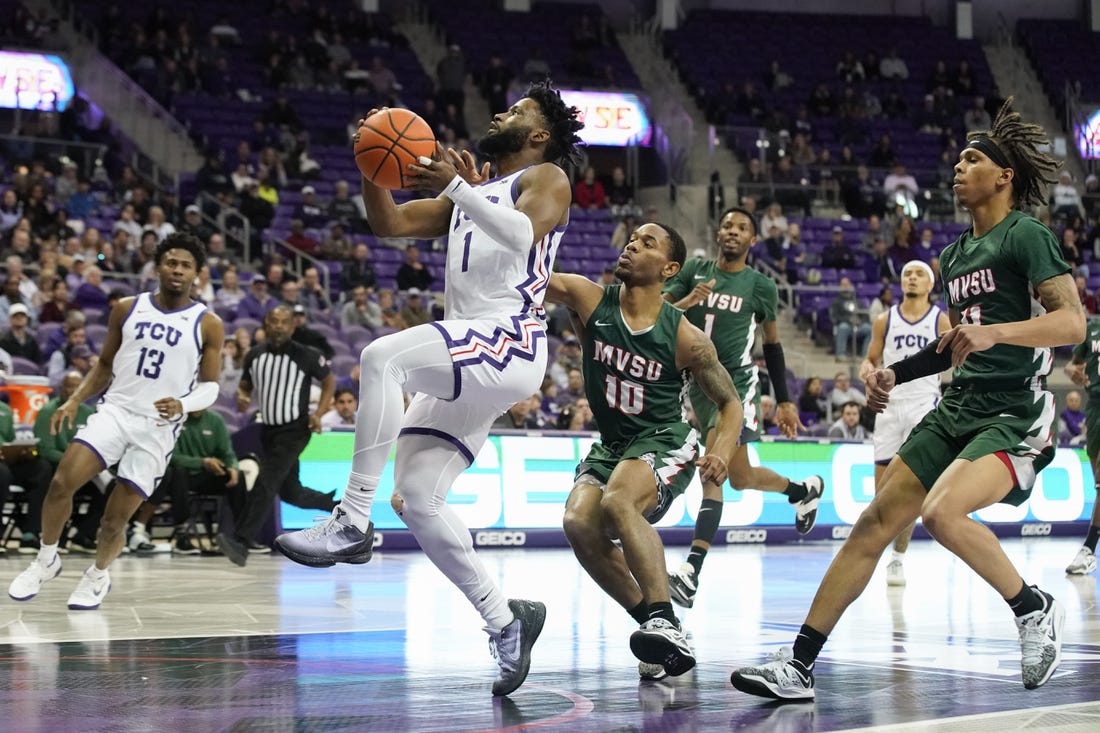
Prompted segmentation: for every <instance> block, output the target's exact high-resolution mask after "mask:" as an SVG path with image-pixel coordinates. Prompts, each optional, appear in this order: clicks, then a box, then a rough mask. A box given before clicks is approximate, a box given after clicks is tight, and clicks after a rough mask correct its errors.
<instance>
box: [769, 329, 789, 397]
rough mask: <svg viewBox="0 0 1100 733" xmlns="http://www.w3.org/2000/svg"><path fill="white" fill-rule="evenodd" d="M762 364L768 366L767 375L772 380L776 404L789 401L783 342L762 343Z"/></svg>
mask: <svg viewBox="0 0 1100 733" xmlns="http://www.w3.org/2000/svg"><path fill="white" fill-rule="evenodd" d="M764 364H765V365H766V366H767V367H768V377H769V378H771V380H772V390H773V391H774V392H775V402H776V404H777V405H781V404H783V403H784V402H790V401H791V395H790V393H789V392H788V391H787V361H786V359H784V357H783V344H764Z"/></svg>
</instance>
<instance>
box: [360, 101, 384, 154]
mask: <svg viewBox="0 0 1100 733" xmlns="http://www.w3.org/2000/svg"><path fill="white" fill-rule="evenodd" d="M386 109H389V107H372V108H371V109H370V111H368V112H367V117H370V116H371V115H373V114H376V113H378V112H381V111H382V110H386ZM367 117H360V118H359V122H358V123H357V124H356V125H355V134H354V135H352V136H351V145H352V147H355V146H356V145H358V144H359V129H360V128H361V127H363V125H365V124H366V122H367Z"/></svg>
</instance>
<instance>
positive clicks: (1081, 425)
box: [1058, 389, 1085, 443]
mask: <svg viewBox="0 0 1100 733" xmlns="http://www.w3.org/2000/svg"><path fill="white" fill-rule="evenodd" d="M1084 429H1085V411H1084V410H1082V409H1081V393H1080V392H1079V391H1078V390H1076V389H1071V390H1070V391H1069V392H1067V393H1066V406H1065V408H1064V409H1063V410H1062V411H1061V412H1060V413H1059V414H1058V440H1059V441H1060V442H1062V443H1069V442H1071V441H1073V439H1074V438H1079V437H1080V436H1082V435H1084Z"/></svg>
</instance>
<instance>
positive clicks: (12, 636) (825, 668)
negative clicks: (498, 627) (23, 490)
mask: <svg viewBox="0 0 1100 733" xmlns="http://www.w3.org/2000/svg"><path fill="white" fill-rule="evenodd" d="M838 546H839V545H837V544H834V543H806V544H802V545H789V546H779V547H762V546H756V547H750V546H733V547H720V548H716V549H715V550H713V551H712V552H711V555H710V557H708V559H707V564H706V567H705V571H704V574H703V577H702V588H701V590H700V595H699V598H698V600H697V602H696V607H695V608H694V609H692V610H690V611H687V612H685V613H684V623H685V626H686V628H687V629H688V630H689V631H690V633H691V635H692V638H693V641H694V644H695V647H696V652H697V655H698V658H699V665H698V667H697V668H696V670H694V671H693V672H692V673H691V674H689V675H685V676H684V677H681V678H678V679H675V680H672V681H665V682H661V683H649V682H647V683H639V681H638V679H637V675H636V662H635V660H634V659H633V657H632V656H631V654H630V651H629V649H628V647H627V639H628V637H629V635H630V632H631V631H632V630H633V628H634V625H633V622H631V620H630V619H629V617H628V616H627V615H626V614H625V613H624V612H623V611H622V610H621V609H619V608H618V607H617V606H615V605H614V604H612V603H610V602H608V601H607V600H606V599H605V598H604V597H603V595H602V594H601V593H600V592H599V591H598V590H597V589H596V587H595V586H594V584H593V583H592V582H591V581H590V580H589V579H588V578H587V576H585V575H584V574H583V573H582V572H580V571H579V570H578V567H577V564H576V562H575V561H574V559H573V557H572V554H571V553H570V552H569V551H568V550H507V551H489V552H484V553H483V557H484V558H485V559H486V562H487V563H488V565H489V567H490V569H491V570H492V571H493V572H494V573H495V574H497V576H498V579H499V581H500V583H501V585H502V587H503V588H504V589H505V591H506V592H507V593H508V594H509V595H510V596H513V597H528V598H537V599H539V600H542V601H544V602H545V603H546V604H547V606H548V618H547V624H546V629H545V631H544V632H543V635H542V637H541V639H540V640H539V642H538V644H537V645H536V647H535V652H534V663H533V665H532V671H531V676H530V678H529V679H528V682H527V683H526V684H525V685H524V686H523V687H521V688H520V689H519V690H518V691H517V692H516V693H514V694H513V695H512V697H511V698H510V699H493V698H492V696H491V694H490V692H489V687H490V685H491V682H492V678H493V676H494V673H495V664H494V662H493V660H492V658H491V657H490V656H489V653H488V648H487V642H486V637H485V635H484V634H483V633H482V632H481V631H480V626H481V620H480V618H479V617H478V616H477V615H476V614H475V613H474V612H473V610H472V609H471V608H470V607H469V605H468V604H467V603H466V601H465V599H464V598H462V597H461V596H460V595H459V594H458V593H457V591H455V590H454V589H453V588H452V587H451V586H450V584H449V583H447V582H446V581H445V580H444V579H443V578H442V576H441V575H440V574H439V573H438V572H437V571H436V570H435V568H434V567H432V566H431V564H430V563H429V562H428V561H427V560H426V559H425V558H424V557H423V556H422V555H421V554H419V553H415V552H413V553H392V552H391V553H382V554H378V555H376V556H375V559H374V560H373V561H372V562H371V563H370V564H368V565H366V566H360V567H350V566H339V567H336V568H332V569H327V570H311V569H308V568H304V567H299V566H297V565H294V564H292V563H290V562H289V561H286V560H284V559H282V558H279V557H275V556H253V557H252V558H250V560H249V565H248V567H247V568H244V569H238V568H235V567H233V566H231V565H230V564H229V563H228V562H226V561H225V560H224V559H221V558H190V557H186V558H181V557H167V556H163V557H151V558H137V557H129V556H127V557H123V558H121V559H120V560H119V561H118V563H117V564H116V566H115V567H114V569H113V570H112V581H113V590H112V591H111V593H110V595H109V596H108V597H107V600H106V602H105V604H104V606H103V608H102V609H101V610H99V611H93V612H69V611H67V610H66V608H65V601H66V599H67V598H68V594H69V593H70V592H71V591H72V589H73V587H74V586H75V583H76V581H77V578H78V577H79V573H80V571H81V570H82V569H83V568H84V567H85V566H86V565H87V563H88V559H87V558H86V557H81V556H74V555H69V556H66V557H65V558H64V562H65V571H64V573H63V574H62V575H61V577H59V578H57V579H56V580H54V581H51V582H50V583H48V584H46V585H45V586H44V587H43V590H42V593H41V594H40V595H39V596H38V597H37V598H35V599H34V600H32V601H29V602H26V603H16V602H14V601H11V600H10V599H7V598H5V599H4V600H3V601H0V678H2V679H4V680H5V682H6V684H4V685H3V688H2V689H0V721H3V730H4V731H12V732H13V733H24V732H25V733H33V732H37V731H42V732H43V733H45V732H47V731H48V732H49V733H58V732H59V731H147V730H158V731H161V730H168V731H173V730H179V731H186V732H188V733H191V732H200V731H364V730H370V731H447V732H448V733H456V732H457V731H489V730H495V731H500V730H508V731H518V730H539V731H556V730H568V731H570V732H571V733H587V732H589V731H592V732H595V731H608V732H611V731H696V730H699V731H703V730H706V731H711V730H729V731H735V730H736V731H780V732H783V731H799V732H802V731H841V730H898V731H936V732H937V733H959V732H962V731H966V732H968V733H969V732H970V731H997V732H998V733H1005V732H1007V731H1016V730H1025V729H1026V730H1032V731H1050V730H1057V731H1060V732H1063V733H1070V732H1072V731H1082V732H1083V731H1090V732H1091V733H1095V731H1100V613H1098V611H1097V600H1096V599H1097V579H1096V577H1095V576H1086V577H1083V578H1069V577H1066V576H1065V574H1064V572H1063V570H1064V567H1065V565H1066V564H1067V563H1068V562H1069V560H1070V559H1071V558H1072V557H1073V554H1074V552H1075V551H1076V549H1077V543H1076V542H1073V541H1070V540H1064V539H1036V540H1014V541H1009V542H1007V543H1006V547H1007V548H1008V550H1009V552H1010V555H1011V556H1012V558H1013V559H1014V560H1015V561H1016V562H1017V563H1018V565H1019V567H1020V568H1021V569H1022V570H1023V572H1024V574H1025V577H1026V578H1027V580H1028V581H1029V582H1034V583H1038V584H1040V585H1041V586H1042V587H1043V588H1044V589H1046V590H1049V591H1050V592H1052V593H1054V595H1055V596H1057V597H1058V598H1059V600H1061V601H1062V603H1063V604H1065V606H1066V611H1067V622H1066V629H1065V639H1066V645H1065V647H1064V659H1063V662H1062V666H1061V668H1060V670H1059V672H1058V673H1057V675H1056V676H1055V677H1054V678H1053V679H1052V680H1051V681H1050V682H1049V683H1048V684H1047V685H1046V686H1044V687H1043V688H1041V689H1039V690H1035V691H1026V690H1024V688H1023V686H1022V684H1021V683H1020V672H1019V655H1020V650H1019V646H1018V643H1017V640H1016V634H1015V627H1014V625H1013V623H1012V617H1011V614H1010V613H1009V611H1008V609H1007V608H1006V607H1005V605H1004V603H1003V602H1002V601H1001V600H1000V599H999V598H997V597H996V595H995V594H994V593H993V592H992V591H991V590H990V589H989V588H988V587H987V586H985V584H984V583H982V582H981V581H979V580H978V579H977V578H976V577H975V576H974V575H973V573H972V572H970V571H969V569H967V568H966V567H964V566H962V565H961V564H960V563H959V562H958V561H956V560H954V559H953V558H952V557H951V556H950V555H949V554H948V553H947V552H946V551H944V550H943V549H941V548H939V547H938V546H936V545H934V544H931V543H929V542H917V543H914V545H913V548H912V549H911V551H910V553H909V559H908V561H907V570H908V578H909V583H908V586H907V587H905V588H904V589H888V588H887V587H886V585H885V580H884V578H883V575H882V572H881V570H880V573H878V574H876V576H875V577H874V578H873V580H872V582H871V586H870V587H869V589H868V591H867V592H866V593H865V594H864V596H863V597H862V598H860V599H859V601H857V602H856V603H855V604H854V605H853V606H852V608H851V610H850V612H849V614H848V615H847V616H846V617H845V618H844V620H843V621H842V622H841V624H840V626H839V627H838V628H837V630H836V631H835V633H834V634H833V636H832V637H831V638H830V640H829V643H828V645H827V646H826V649H825V652H824V654H823V655H822V658H821V661H820V663H819V665H818V668H817V673H818V699H817V701H816V702H815V703H812V704H788V705H777V704H768V703H766V702H765V701H762V700H758V699H755V698H750V697H747V696H745V695H743V694H741V693H739V692H737V691H736V690H734V689H733V688H732V687H730V685H729V673H730V671H731V670H732V669H733V668H734V667H736V666H740V665H742V664H744V663H747V662H755V661H758V660H760V659H761V658H762V657H763V656H764V655H766V654H767V653H769V652H770V651H773V650H774V649H775V648H777V647H778V646H781V645H785V644H789V643H790V641H791V639H792V637H793V633H794V631H795V630H796V629H797V628H798V626H799V624H800V623H801V621H802V619H803V616H804V614H805V611H806V609H807V607H808V605H809V601H810V599H811V598H812V596H813V593H814V591H815V589H816V587H817V583H818V581H819V580H820V578H821V576H822V574H823V573H824V571H825V568H826V567H827V565H828V563H829V561H830V560H831V559H832V556H833V554H834V553H835V551H836V549H837V547H838ZM667 554H668V559H669V564H670V566H674V565H675V564H678V563H679V561H680V559H681V557H682V554H683V549H682V548H670V549H669V550H668V553H667ZM27 559H28V558H27V557H25V556H12V555H11V554H10V553H9V555H8V556H7V557H3V558H0V580H2V581H3V583H4V584H5V585H6V584H7V582H8V581H9V580H10V579H11V577H13V576H14V575H15V574H16V573H17V572H18V571H19V570H20V569H21V568H22V567H23V565H24V564H25V563H26V562H27Z"/></svg>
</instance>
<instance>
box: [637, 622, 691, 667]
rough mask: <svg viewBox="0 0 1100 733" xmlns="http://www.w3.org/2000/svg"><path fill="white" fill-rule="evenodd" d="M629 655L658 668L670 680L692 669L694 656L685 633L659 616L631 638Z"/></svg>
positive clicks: (640, 628)
mask: <svg viewBox="0 0 1100 733" xmlns="http://www.w3.org/2000/svg"><path fill="white" fill-rule="evenodd" d="M630 651H632V652H633V653H634V656H635V657H637V658H638V659H640V660H642V661H643V662H648V663H650V664H659V665H661V666H662V667H664V668H665V671H666V672H668V673H669V675H671V676H673V677H679V676H680V675H682V674H684V673H685V672H687V671H689V670H690V669H691V668H692V667H694V666H695V652H694V651H693V650H692V648H691V644H690V643H688V640H687V636H686V635H685V634H684V630H683V629H682V628H680V627H679V626H677V625H676V624H674V623H672V622H671V621H669V620H668V619H665V618H661V617H659V616H658V617H655V618H651V619H649V620H648V621H646V622H645V623H644V624H642V625H641V626H639V627H638V630H637V631H635V632H634V633H633V634H631V635H630Z"/></svg>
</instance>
